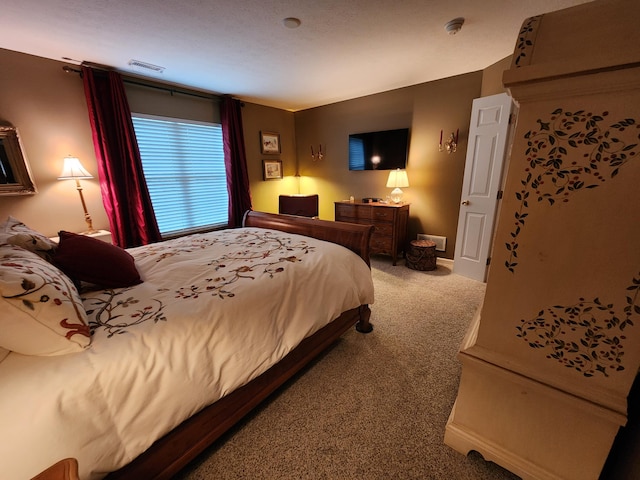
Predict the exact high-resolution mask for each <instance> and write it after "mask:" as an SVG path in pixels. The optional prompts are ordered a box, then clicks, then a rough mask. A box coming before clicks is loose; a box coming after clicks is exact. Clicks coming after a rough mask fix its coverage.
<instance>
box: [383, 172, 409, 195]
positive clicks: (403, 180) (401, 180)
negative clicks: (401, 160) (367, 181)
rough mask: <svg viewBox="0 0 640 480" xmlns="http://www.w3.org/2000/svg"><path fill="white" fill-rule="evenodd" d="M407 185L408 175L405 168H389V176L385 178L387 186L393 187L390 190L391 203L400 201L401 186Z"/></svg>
mask: <svg viewBox="0 0 640 480" xmlns="http://www.w3.org/2000/svg"><path fill="white" fill-rule="evenodd" d="M408 186H409V177H407V171H406V170H400V169H399V168H398V169H396V170H391V171H390V172H389V178H388V179H387V188H393V190H391V201H392V202H393V203H401V202H402V194H403V192H402V190H401V189H402V188H406V187H408Z"/></svg>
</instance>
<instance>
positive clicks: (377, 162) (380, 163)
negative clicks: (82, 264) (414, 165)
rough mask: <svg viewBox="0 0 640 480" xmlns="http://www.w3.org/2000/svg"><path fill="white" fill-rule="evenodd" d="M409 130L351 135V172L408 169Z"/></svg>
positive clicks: (401, 129)
mask: <svg viewBox="0 0 640 480" xmlns="http://www.w3.org/2000/svg"><path fill="white" fill-rule="evenodd" d="M408 152H409V129H408V128H400V129H397V130H384V131H382V132H368V133H353V134H351V135H349V170H395V169H396V168H402V169H404V168H406V166H407V155H408Z"/></svg>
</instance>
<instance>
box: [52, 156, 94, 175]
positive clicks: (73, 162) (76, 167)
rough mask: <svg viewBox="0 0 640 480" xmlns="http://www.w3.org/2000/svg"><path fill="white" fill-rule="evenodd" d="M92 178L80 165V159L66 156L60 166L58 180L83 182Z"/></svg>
mask: <svg viewBox="0 0 640 480" xmlns="http://www.w3.org/2000/svg"><path fill="white" fill-rule="evenodd" d="M89 178H93V175H91V174H90V173H89V172H87V171H86V170H85V168H84V167H83V166H82V164H81V163H80V159H79V158H77V157H72V156H68V157H65V159H64V164H63V165H62V173H61V174H60V176H59V177H58V180H84V179H89Z"/></svg>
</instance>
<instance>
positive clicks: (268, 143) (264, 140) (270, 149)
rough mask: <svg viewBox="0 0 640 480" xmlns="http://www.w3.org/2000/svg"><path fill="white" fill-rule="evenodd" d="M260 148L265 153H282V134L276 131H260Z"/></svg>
mask: <svg viewBox="0 0 640 480" xmlns="http://www.w3.org/2000/svg"><path fill="white" fill-rule="evenodd" d="M260 148H261V151H262V153H263V154H266V155H269V154H278V153H280V134H279V133H274V132H260Z"/></svg>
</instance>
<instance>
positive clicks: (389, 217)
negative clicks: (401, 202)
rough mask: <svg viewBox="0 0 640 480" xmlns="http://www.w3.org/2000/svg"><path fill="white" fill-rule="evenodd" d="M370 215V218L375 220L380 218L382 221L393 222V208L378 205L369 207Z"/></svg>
mask: <svg viewBox="0 0 640 480" xmlns="http://www.w3.org/2000/svg"><path fill="white" fill-rule="evenodd" d="M371 212H372V215H371V217H372V218H371V219H372V220H373V221H376V220H381V221H384V222H393V215H394V211H393V209H390V208H384V207H382V208H380V207H373V208H372V209H371Z"/></svg>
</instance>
